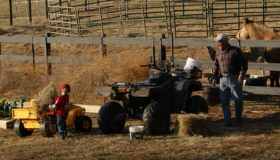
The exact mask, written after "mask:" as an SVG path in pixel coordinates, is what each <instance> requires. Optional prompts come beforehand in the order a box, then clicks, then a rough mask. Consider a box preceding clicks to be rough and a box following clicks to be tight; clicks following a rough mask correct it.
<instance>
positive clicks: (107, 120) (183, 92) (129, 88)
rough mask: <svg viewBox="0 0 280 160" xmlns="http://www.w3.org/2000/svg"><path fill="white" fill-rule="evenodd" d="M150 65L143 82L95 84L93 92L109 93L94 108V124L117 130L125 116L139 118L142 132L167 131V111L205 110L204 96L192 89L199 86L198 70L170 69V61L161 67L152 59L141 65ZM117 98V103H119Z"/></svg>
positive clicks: (206, 107)
mask: <svg viewBox="0 0 280 160" xmlns="http://www.w3.org/2000/svg"><path fill="white" fill-rule="evenodd" d="M146 66H148V67H149V68H151V69H150V77H149V78H148V79H147V80H146V81H144V82H113V83H112V84H104V85H103V86H101V87H99V88H98V91H97V95H101V96H104V97H110V99H111V101H108V102H105V103H104V104H103V105H102V106H101V108H100V110H99V112H98V118H97V120H98V125H99V128H100V129H101V131H102V132H103V133H105V134H112V133H119V132H121V131H122V130H123V128H124V125H125V122H126V119H127V118H132V119H140V120H142V123H143V126H144V132H145V133H146V134H148V135H159V134H164V133H167V132H168V131H169V125H170V114H171V113H180V112H181V111H184V112H186V113H199V112H204V113H208V105H207V103H206V101H205V99H204V98H203V97H201V96H199V95H194V96H192V92H194V91H200V90H203V86H202V84H201V82H199V81H196V80H195V79H198V78H202V71H201V70H199V69H198V68H196V67H194V69H192V70H183V69H174V65H173V62H172V61H165V62H164V65H162V67H157V65H156V63H155V62H153V63H150V64H148V65H142V67H146ZM120 102H121V103H120Z"/></svg>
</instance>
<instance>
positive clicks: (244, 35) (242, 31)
mask: <svg viewBox="0 0 280 160" xmlns="http://www.w3.org/2000/svg"><path fill="white" fill-rule="evenodd" d="M236 38H237V39H241V40H245V39H250V36H249V33H248V31H247V30H246V28H245V27H242V28H241V29H239V31H238V33H237V34H236Z"/></svg>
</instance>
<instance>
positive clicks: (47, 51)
mask: <svg viewBox="0 0 280 160" xmlns="http://www.w3.org/2000/svg"><path fill="white" fill-rule="evenodd" d="M48 37H50V33H46V34H45V41H44V55H45V57H46V66H47V74H48V75H49V78H48V81H49V82H50V76H51V75H52V65H51V63H49V60H48V56H49V55H50V53H51V44H50V43H48Z"/></svg>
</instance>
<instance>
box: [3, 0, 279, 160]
mask: <svg viewBox="0 0 280 160" xmlns="http://www.w3.org/2000/svg"><path fill="white" fill-rule="evenodd" d="M1 2H3V0H0V3H1ZM1 23H2V21H1ZM5 23H6V22H5ZM47 31H48V22H47V21H46V20H42V19H34V20H33V24H31V25H30V24H27V23H26V22H24V23H21V24H17V25H15V26H12V27H9V26H8V25H2V24H1V25H0V36H44V34H45V33H46V32H47ZM1 50H2V54H3V55H12V54H13V55H32V52H31V45H30V44H23V43H19V44H12V43H2V44H1ZM156 52H157V51H156ZM174 52H175V59H185V60H186V59H187V58H188V57H191V58H193V59H196V60H199V61H210V56H209V55H208V53H207V49H206V48H205V47H192V46H190V47H175V50H174ZM107 53H108V54H107V57H106V58H103V59H101V58H100V57H99V46H95V45H68V44H53V45H52V46H51V56H61V57H66V56H67V57H87V58H94V62H93V63H92V64H90V65H73V64H53V65H52V76H51V77H48V76H47V71H46V66H45V65H44V64H36V66H35V70H34V68H33V65H32V63H26V62H24V63H16V62H0V82H1V83H0V100H2V99H8V100H14V99H15V98H17V97H23V98H25V99H27V100H30V99H31V98H34V97H35V96H36V95H37V94H38V92H39V91H41V90H42V88H44V87H45V86H46V85H47V84H48V83H49V82H53V83H54V84H55V85H56V86H57V88H59V87H60V85H61V84H63V83H69V84H70V85H71V87H72V88H71V93H70V100H71V101H72V102H73V103H78V104H102V102H103V98H102V97H99V96H96V95H95V92H96V89H97V87H98V86H100V85H102V84H103V83H112V82H113V81H143V80H145V79H146V78H147V77H148V69H147V68H140V67H139V66H140V65H141V64H146V63H148V59H149V56H151V55H152V47H151V46H124V45H109V46H107ZM170 53H171V51H170V48H167V54H170ZM35 55H43V45H41V44H35ZM248 57H249V55H248ZM249 58H250V57H249ZM203 72H204V73H206V72H210V70H208V69H206V70H203ZM249 73H251V74H261V71H249ZM266 74H268V72H266ZM202 81H204V79H203V80H202ZM231 111H232V115H233V117H234V107H233V105H231ZM243 113H244V114H243V116H244V120H245V123H244V125H243V126H239V127H238V126H236V125H234V126H233V127H230V128H225V127H223V121H222V119H223V117H222V109H221V106H220V105H216V106H210V107H209V115H210V116H211V117H212V118H213V125H212V132H211V135H210V136H208V137H202V136H194V137H178V136H177V135H176V134H175V133H173V132H171V133H170V134H166V135H162V136H145V135H144V139H143V140H137V141H131V140H130V139H129V132H128V128H129V126H132V125H139V124H141V122H140V121H136V120H128V121H127V123H126V126H125V129H124V131H123V132H122V133H121V134H116V135H104V134H103V133H102V132H101V131H100V130H99V128H98V125H97V121H96V119H97V115H96V114H94V113H86V114H87V115H89V116H90V117H91V119H92V121H93V129H92V130H91V131H90V132H89V133H77V132H75V131H74V130H69V136H68V137H67V138H66V140H65V141H62V140H59V139H58V137H57V136H55V137H54V138H43V137H42V135H40V133H39V132H34V133H33V135H31V136H28V137H24V138H20V137H17V136H16V134H15V133H14V131H13V130H9V129H8V130H4V129H0V150H1V152H0V159H5V160H6V159H51V160H62V159H279V156H280V126H279V121H280V119H279V116H280V112H279V97H248V96H246V97H245V100H244V112H243ZM175 118H176V115H172V122H174V119H175ZM171 128H172V126H171Z"/></svg>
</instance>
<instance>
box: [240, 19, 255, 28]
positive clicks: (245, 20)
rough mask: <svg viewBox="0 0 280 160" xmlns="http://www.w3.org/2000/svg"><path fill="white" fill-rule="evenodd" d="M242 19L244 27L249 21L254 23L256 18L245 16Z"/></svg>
mask: <svg viewBox="0 0 280 160" xmlns="http://www.w3.org/2000/svg"><path fill="white" fill-rule="evenodd" d="M242 21H243V27H245V26H246V25H247V24H249V23H254V19H252V20H250V19H249V18H244V19H243V20H242Z"/></svg>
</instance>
